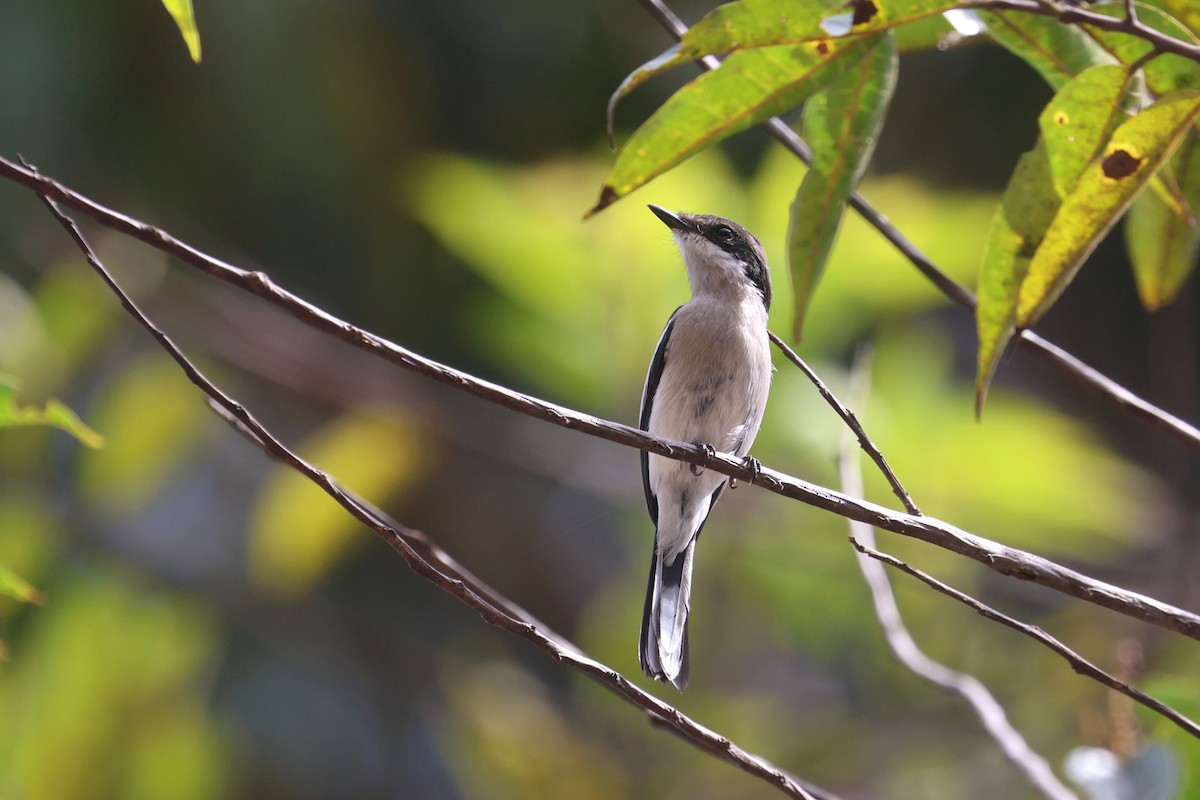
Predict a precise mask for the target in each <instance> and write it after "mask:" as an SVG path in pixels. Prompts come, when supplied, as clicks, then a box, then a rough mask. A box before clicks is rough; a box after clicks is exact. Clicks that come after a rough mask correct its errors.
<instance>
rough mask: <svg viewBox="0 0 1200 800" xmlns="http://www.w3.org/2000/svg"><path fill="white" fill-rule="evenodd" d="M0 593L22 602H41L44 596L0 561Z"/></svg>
mask: <svg viewBox="0 0 1200 800" xmlns="http://www.w3.org/2000/svg"><path fill="white" fill-rule="evenodd" d="M0 595H4V596H5V597H11V598H13V599H14V600H19V601H21V602H22V603H41V602H43V601H44V600H45V597H44V596H43V595H42V593H41V592H39V591H38V590H37V588H35V587H34V585H33V584H31V583H30V582H29V581H27V580H25V579H24V578H22V577H21V576H20V575H18V574H17V573H15V572H13V571H12V570H11V569H9V568H8V567H7V566H5V565H4V564H2V563H0Z"/></svg>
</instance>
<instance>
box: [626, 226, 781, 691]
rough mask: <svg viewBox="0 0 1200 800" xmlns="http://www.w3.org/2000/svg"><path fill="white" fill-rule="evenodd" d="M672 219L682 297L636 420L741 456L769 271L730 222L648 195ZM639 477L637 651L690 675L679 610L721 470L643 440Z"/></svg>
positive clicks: (765, 355) (760, 356) (756, 414)
mask: <svg viewBox="0 0 1200 800" xmlns="http://www.w3.org/2000/svg"><path fill="white" fill-rule="evenodd" d="M649 208H650V210H651V211H653V212H654V214H655V215H656V216H657V217H658V218H659V219H660V220H662V221H663V222H664V223H665V224H666V226H667V227H668V228H670V229H671V232H672V234H673V235H674V238H675V243H676V244H677V245H678V247H679V250H680V252H681V254H682V255H683V263H684V266H685V267H686V269H687V275H688V283H689V284H690V286H691V292H692V297H691V299H690V300H688V302H686V303H684V304H683V305H681V306H679V307H678V308H677V309H675V312H674V313H673V314H671V317H670V319H669V320H668V321H667V325H666V327H665V328H664V329H663V332H662V335H661V336H660V337H659V339H658V346H657V347H656V348H655V351H654V357H653V358H652V359H651V361H650V368H649V371H648V372H647V374H646V386H645V388H644V389H643V391H642V402H641V410H640V414H639V427H640V428H641V429H642V430H644V431H647V432H648V433H652V434H654V435H656V436H662V437H666V438H669V439H677V440H681V441H686V442H695V443H696V444H697V445H699V446H700V447H702V448H704V449H705V450H706V451H707V452H709V453H712V452H713V450H714V449H716V448H719V449H720V450H722V451H725V452H729V453H732V454H734V455H736V456H739V457H741V458H743V459H744V460H745V461H746V463H747V466H749V467H750V468H751V470H752V473H753V474H757V470H758V468H759V464H758V461H757V460H755V459H753V458H751V457H749V456H748V453H749V451H750V446H751V444H753V442H754V437H755V436H756V435H757V434H758V429H759V426H760V425H761V424H762V418H763V412H764V411H765V409H766V405H767V394H768V393H769V391H770V387H771V374H772V371H773V367H772V365H771V353H770V339H769V336H768V333H767V314H768V312H769V310H770V308H771V276H770V271H769V269H768V267H767V258H766V254H765V253H764V251H763V247H762V245H761V244H760V243H759V241H758V239H756V238H755V237H754V235H753V234H752V233H750V231H748V230H746V229H745V228H744V227H742V226H741V225H739V224H738V223H736V222H734V221H732V220H729V219H725V218H724V217H718V216H713V215H711V214H685V213H675V212H672V211H668V210H667V209H665V208H662V207H661V206H656V205H651V206H650V207H649ZM641 467H642V484H643V486H644V488H645V491H646V507H647V510H648V511H649V512H650V519H651V521H652V522H653V523H654V552H653V553H652V555H651V559H650V579H649V583H648V585H647V587H646V604H645V608H644V609H643V612H642V632H641V639H640V642H639V661H640V662H641V666H642V671H643V672H645V673H646V675H647V676H648V677H651V678H654V679H655V680H658V681H662V682H664V683H671V684H674V686H675V687H676V688H677V689H679V690H680V691H683V690H684V689H685V688H687V684H688V674H689V669H688V628H687V623H688V611H689V609H690V606H691V591H692V570H693V567H694V564H695V554H696V542H697V540H698V539H699V538H700V531H701V530H702V529H703V528H704V523H705V522H706V521H707V519H708V515H709V513H710V512H711V511H712V509H713V506H714V505H716V502H717V500H718V498H720V496H721V492H722V491H723V490H724V488H725V486H726V480H725V476H723V475H720V474H718V473H716V472H712V471H709V470H704V469H698V468H697V467H696V466H695V465H689V464H685V463H684V462H682V461H676V460H673V459H668V458H665V457H663V456H659V455H654V454H651V453H648V452H646V451H645V450H643V451H642V452H641Z"/></svg>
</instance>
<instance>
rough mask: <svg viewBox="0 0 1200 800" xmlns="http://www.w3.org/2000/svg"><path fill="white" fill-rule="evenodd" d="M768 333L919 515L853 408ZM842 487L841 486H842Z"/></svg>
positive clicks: (801, 360) (781, 342)
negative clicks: (838, 397)
mask: <svg viewBox="0 0 1200 800" xmlns="http://www.w3.org/2000/svg"><path fill="white" fill-rule="evenodd" d="M768 335H769V336H770V337H771V341H772V342H774V343H775V346H776V347H778V348H779V350H780V352H782V353H783V354H784V355H785V356H787V359H788V360H789V361H791V362H792V363H793V364H795V365H796V367H797V368H798V369H799V370H800V371H801V372H803V373H804V376H805V377H806V378H808V379H809V380H810V381H812V383H813V385H814V386H816V387H817V391H818V392H819V393H820V395H821V397H823V398H825V402H827V403H828V404H829V405H831V406H833V410H834V411H836V412H837V414H838V416H839V417H841V418H842V421H843V422H845V423H846V428H845V429H843V430H849V431H851V432H852V433H853V434H854V436H855V438H857V439H858V445H859V447H861V448H862V449H863V451H864V452H865V453H866V454H867V455H868V456H869V457H870V458H871V460H872V461H874V462H875V466H877V467H879V471H880V472H882V473H883V477H884V478H886V479H887V482H888V483H889V484H890V485H891V487H892V492H893V493H894V494H895V495H896V497H898V498H899V499H900V502H901V503H903V504H904V509H905V510H906V511H908V513H910V514H912V515H913V516H915V517H919V516H921V509H919V508H917V504H916V502H915V501H914V500H913V499H912V495H910V494H909V493H908V490H907V489H905V488H904V485H903V484H902V483H900V478H898V477H897V476H896V473H895V472H893V471H892V467H891V465H889V464H888V462H887V459H886V458H884V457H883V453H881V452H879V448H878V447H876V446H875V442H873V441H871V437H870V436H867V432H866V431H865V430H863V426H862V425H861V424H860V423H859V421H858V417H856V416H854V412H853V411H851V410H850V409H849V408H848V407H847V406H846V405H845V404H844V403H843V402H842V401H841V400H838V399H837V397H835V396H834V394H833V392H831V391H829V387H828V386H826V385H825V381H823V380H821V376H819V375H817V373H816V372H814V371H813V369H812V368H811V367H809V366H808V364H806V363H805V362H804V359H802V358H800V356H799V355H797V354H796V351H795V350H793V349H792V348H790V347H788V344H787V342H785V341H783V339H780V338H779V337H778V336H776V335H775V334H774V333H768ZM843 488H845V487H844V486H843ZM847 494H857V495H859V496H862V492H853V491H850V490H847Z"/></svg>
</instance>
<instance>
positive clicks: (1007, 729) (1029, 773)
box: [838, 356, 1078, 800]
mask: <svg viewBox="0 0 1200 800" xmlns="http://www.w3.org/2000/svg"><path fill="white" fill-rule="evenodd" d="M869 363H870V359H869V358H868V357H863V356H859V357H856V358H855V362H854V367H853V369H852V372H851V391H850V394H851V397H852V402H853V403H854V405H856V406H857V407H858V408H859V409H862V408H863V407H864V403H865V398H866V396H867V391H866V386H867V383H868V380H869V378H868V377H867V376H868V375H869ZM847 434H848V429H847V428H843V429H842V441H841V447H840V448H839V454H838V463H839V470H840V472H841V480H842V490H843V491H844V492H846V493H847V494H851V495H857V496H860V497H861V496H862V494H863V480H862V471H861V470H860V469H859V468H858V463H857V459H856V458H855V450H854V442H853V441H851V439H850V436H849V435H847ZM849 525H850V541H851V542H855V546H856V547H859V544H858V542H856V541H855V540H858V541H860V542H865V543H866V545H867V546H870V547H874V545H875V531H874V530H873V529H872V528H871V526H870V525H866V524H864V523H861V522H855V521H853V520H850V521H849ZM858 567H859V569H860V570H862V574H863V579H864V580H866V582H867V587H868V588H869V589H870V590H871V600H872V602H873V603H874V605H875V616H876V617H877V618H878V619H879V625H880V627H882V628H883V635H884V638H885V639H887V643H888V646H889V647H890V648H891V649H892V652H893V653H895V655H896V658H898V659H899V660H900V663H902V664H903V665H904V666H906V667H907V668H908V669H909V670H911V671H912V672H913V673H915V674H916V675H917V676H919V677H921V678H924V679H925V680H927V681H929V682H930V683H934V684H936V685H938V686H941V687H942V688H943V689H948V690H950V691H952V692H956V693H957V694H959V695H961V696H962V698H963V699H964V700H966V701H967V702H968V703H970V704H971V707H972V708H973V709H974V710H975V714H976V715H977V716H978V717H979V721H980V722H981V723H982V724H983V727H984V729H985V730H986V731H987V732H988V734H989V735H990V736H991V737H992V738H993V739H994V740H995V741H996V744H998V745H999V746H1000V749H1001V751H1003V753H1004V756H1005V758H1007V759H1008V760H1009V762H1010V763H1011V764H1012V765H1013V766H1014V767H1016V768H1017V769H1018V770H1019V771H1020V772H1021V774H1023V775H1024V776H1025V778H1026V779H1027V780H1028V781H1029V782H1030V784H1032V785H1033V787H1034V788H1035V789H1036V790H1037V791H1038V792H1040V793H1041V794H1042V795H1043V796H1044V797H1047V798H1050V800H1078V798H1077V797H1076V795H1075V793H1074V792H1072V791H1071V790H1070V789H1068V788H1067V787H1066V786H1065V785H1063V783H1062V781H1060V780H1059V779H1058V776H1056V775H1055V774H1054V771H1053V770H1052V769H1050V765H1049V764H1048V763H1046V759H1044V758H1043V757H1042V756H1041V755H1039V754H1038V753H1037V752H1035V751H1034V750H1033V748H1031V747H1030V746H1029V743H1028V742H1026V741H1025V737H1024V736H1022V735H1021V734H1020V732H1019V731H1017V729H1016V728H1014V727H1013V726H1012V723H1011V722H1009V721H1008V715H1007V714H1005V712H1004V707H1003V706H1001V705H1000V702H999V701H998V700H996V698H995V696H994V695H993V694H992V693H991V692H990V691H988V689H987V687H986V686H984V685H983V683H982V682H981V681H980V680H979V679H978V678H976V677H975V676H974V675H969V674H967V673H964V672H958V671H957V670H953V669H950V668H949V667H947V666H945V665H944V664H940V663H938V662H937V661H934V660H933V659H931V658H930V657H929V656H927V655H925V653H924V652H923V651H922V650H921V648H920V647H919V646H918V645H917V643H916V640H914V639H913V637H912V634H911V633H910V632H909V630H908V628H907V626H905V624H904V619H903V618H902V617H901V615H900V607H899V606H898V605H897V604H896V596H895V594H894V593H893V592H892V585H891V583H890V582H889V581H888V576H887V571H886V570H885V569H884V568H883V565H882V564H880V563H879V562H877V561H873V560H872V559H870V558H868V557H867V556H866V555H864V554H863V551H862V550H861V549H860V550H859V552H858Z"/></svg>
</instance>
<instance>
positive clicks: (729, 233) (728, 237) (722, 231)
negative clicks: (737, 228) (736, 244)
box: [713, 225, 734, 242]
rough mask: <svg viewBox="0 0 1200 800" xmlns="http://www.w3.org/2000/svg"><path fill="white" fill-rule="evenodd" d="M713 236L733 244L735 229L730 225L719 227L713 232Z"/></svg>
mask: <svg viewBox="0 0 1200 800" xmlns="http://www.w3.org/2000/svg"><path fill="white" fill-rule="evenodd" d="M713 235H714V236H716V237H717V238H718V239H720V240H721V241H723V242H732V241H733V240H734V233H733V228H731V227H729V226H728V225H719V226H717V228H716V229H715V230H714V231H713Z"/></svg>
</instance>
